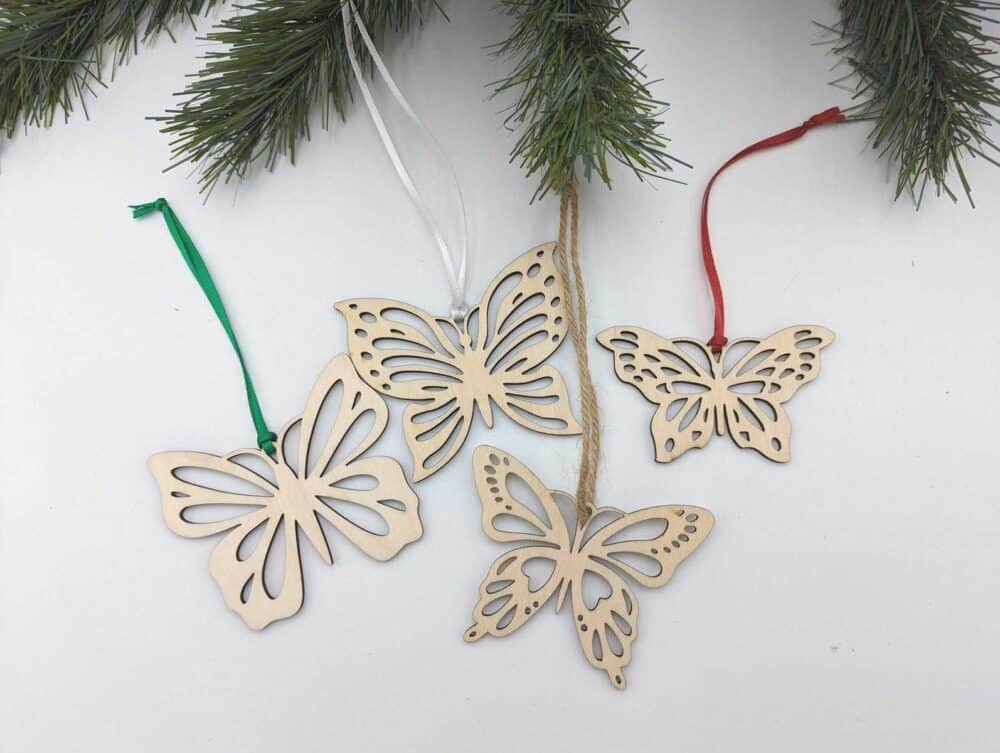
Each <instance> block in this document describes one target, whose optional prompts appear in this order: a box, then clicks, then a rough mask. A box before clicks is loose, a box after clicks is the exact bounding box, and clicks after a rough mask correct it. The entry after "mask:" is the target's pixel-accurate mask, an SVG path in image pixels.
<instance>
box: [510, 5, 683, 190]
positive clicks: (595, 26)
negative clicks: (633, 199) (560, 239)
mask: <svg viewBox="0 0 1000 753" xmlns="http://www.w3.org/2000/svg"><path fill="white" fill-rule="evenodd" d="M502 5H503V6H504V8H505V10H506V12H507V14H508V15H510V16H512V17H513V19H514V23H513V28H512V30H511V33H510V36H509V37H508V38H507V39H506V40H505V41H503V42H502V43H500V44H498V45H497V46H496V47H495V50H494V51H495V52H496V54H497V55H500V56H503V57H505V58H509V59H511V60H512V61H513V63H514V66H513V69H512V70H511V71H510V73H509V74H508V75H507V76H505V77H504V78H503V79H501V80H500V81H497V82H496V83H495V84H494V91H495V93H496V94H497V95H502V94H505V93H508V92H514V93H515V94H516V96H517V101H516V103H515V104H514V105H513V106H512V107H511V109H510V110H509V112H508V114H507V118H506V125H507V126H508V128H510V129H511V130H516V131H520V135H519V137H518V139H517V142H516V143H515V145H514V149H513V151H512V153H511V161H517V162H519V163H520V165H521V167H523V168H524V169H525V170H526V171H527V173H528V175H529V176H537V178H538V181H539V183H538V188H537V190H536V192H535V198H540V197H542V196H544V195H545V194H546V193H548V192H549V191H552V190H555V191H561V190H562V189H563V188H564V187H565V186H566V185H567V183H568V182H569V181H570V180H572V179H574V178H576V177H580V176H581V174H582V177H583V178H585V179H586V180H588V181H589V180H590V179H591V177H592V176H593V175H595V174H596V175H597V176H598V177H599V178H600V179H601V180H602V181H603V182H604V183H605V184H607V185H609V186H610V185H611V177H610V174H609V171H608V164H609V161H618V162H620V163H622V164H624V165H626V166H628V167H629V168H631V170H632V171H633V172H634V173H635V174H636V175H637V176H638V177H639V178H640V179H642V178H644V177H646V176H652V175H662V174H663V173H664V172H666V171H669V170H671V169H673V167H674V166H675V165H678V164H680V165H686V163H684V162H681V161H680V160H678V159H677V158H675V157H673V156H671V155H670V154H668V153H667V151H666V141H667V140H666V139H665V138H664V137H662V136H660V135H659V134H658V129H659V128H660V126H662V125H663V123H662V121H661V120H660V116H661V114H662V113H663V111H664V110H665V109H666V104H665V103H663V102H660V101H658V100H656V99H654V98H653V96H652V95H651V94H650V92H649V89H648V87H647V82H646V81H645V74H644V73H643V70H642V68H641V67H640V66H639V64H638V63H637V58H638V57H639V55H640V54H641V52H642V51H641V50H639V49H637V48H636V47H634V46H632V45H631V44H629V43H628V42H627V41H625V40H623V39H620V38H619V37H618V36H617V34H618V32H619V31H620V27H621V24H622V23H624V20H625V19H624V14H625V8H626V6H627V5H628V0H503V2H502ZM578 171H579V173H578Z"/></svg>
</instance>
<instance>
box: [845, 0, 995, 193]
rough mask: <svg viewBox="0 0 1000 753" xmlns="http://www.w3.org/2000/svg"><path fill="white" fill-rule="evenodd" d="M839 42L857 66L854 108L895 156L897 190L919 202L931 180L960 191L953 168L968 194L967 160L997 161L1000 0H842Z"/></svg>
mask: <svg viewBox="0 0 1000 753" xmlns="http://www.w3.org/2000/svg"><path fill="white" fill-rule="evenodd" d="M839 7H840V19H841V20H840V25H839V27H838V28H837V29H836V31H837V32H838V33H839V35H840V37H841V42H840V44H839V45H838V46H837V48H836V51H837V52H838V53H839V54H840V55H842V56H843V57H844V58H845V59H846V60H847V61H848V62H849V64H850V65H851V67H852V68H853V70H854V72H855V73H856V74H857V88H856V93H855V97H856V98H858V99H860V100H861V102H860V103H859V104H858V106H857V107H856V108H854V112H852V117H858V118H864V119H870V120H872V121H874V126H873V128H872V131H871V134H870V141H871V145H872V147H873V148H874V149H875V150H876V151H878V152H879V154H880V155H881V156H883V157H886V158H888V159H889V160H890V161H891V162H892V163H894V164H895V165H897V166H898V175H897V180H896V198H899V196H901V195H902V194H903V193H909V194H910V195H912V197H913V199H914V201H915V202H916V204H917V206H919V205H920V201H921V199H922V198H923V195H924V192H925V189H926V188H927V186H928V185H929V184H930V183H933V184H934V186H935V188H936V190H937V193H938V194H939V195H940V194H942V193H944V194H946V195H948V196H950V197H951V198H952V200H956V198H957V197H956V194H955V192H954V191H953V190H952V189H951V188H950V187H949V184H948V180H949V176H950V174H951V171H952V170H954V173H955V175H957V176H958V180H959V182H960V183H961V185H962V191H963V192H964V193H965V195H966V197H967V198H968V200H969V202H970V203H971V202H972V189H971V187H970V186H969V182H968V180H967V179H966V175H965V170H964V169H963V167H962V162H963V160H964V159H966V158H975V157H982V158H984V159H987V160H989V161H990V162H992V163H993V164H997V161H996V157H997V145H996V143H995V142H994V141H993V138H992V136H991V135H990V128H991V127H992V126H993V124H994V123H996V122H997V114H996V109H995V108H996V107H997V106H998V105H1000V90H998V88H997V78H998V74H1000V68H998V66H997V63H996V61H995V59H994V55H995V54H996V52H997V43H998V38H997V37H996V36H992V35H990V34H989V33H988V32H987V31H986V26H987V25H988V24H990V23H995V22H996V21H997V18H996V17H995V16H994V17H993V19H992V21H991V20H990V19H989V18H988V14H989V13H990V12H995V11H997V10H998V9H1000V3H997V2H987V1H986V0H879V1H878V2H873V1H872V0H840V2H839Z"/></svg>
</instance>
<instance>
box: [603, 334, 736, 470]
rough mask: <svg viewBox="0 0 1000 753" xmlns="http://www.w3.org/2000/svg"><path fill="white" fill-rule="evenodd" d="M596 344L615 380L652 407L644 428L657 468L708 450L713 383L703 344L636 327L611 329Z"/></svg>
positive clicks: (712, 422) (713, 406)
mask: <svg viewBox="0 0 1000 753" xmlns="http://www.w3.org/2000/svg"><path fill="white" fill-rule="evenodd" d="M597 341H598V342H599V343H600V344H601V345H602V346H604V347H605V348H606V349H608V350H610V351H611V353H612V354H613V355H614V359H615V375H616V376H617V377H618V379H620V380H621V381H622V382H625V383H626V384H630V385H632V386H633V387H635V388H636V389H637V390H639V392H641V393H642V395H643V397H645V398H646V399H647V400H649V401H650V402H651V403H654V404H655V405H656V406H657V409H656V411H655V412H654V414H653V418H652V421H651V422H650V432H651V433H652V435H653V445H654V449H655V452H656V460H657V462H660V463H667V462H670V461H671V460H676V459H677V458H679V457H680V456H681V455H683V454H684V453H685V452H687V451H688V450H690V449H696V448H701V447H704V446H705V445H706V444H708V442H709V440H710V439H711V438H712V433H713V432H714V431H715V427H716V410H717V406H716V401H715V397H714V394H715V393H714V392H713V390H712V387H713V385H714V384H715V381H716V379H715V376H714V375H713V373H712V371H711V365H710V364H711V363H712V356H711V354H710V353H709V351H708V349H707V348H706V347H705V345H704V344H703V343H700V342H698V341H696V340H689V339H683V338H677V339H672V340H671V339H667V338H665V337H661V336H660V335H657V334H656V333H655V332H650V331H649V330H647V329H643V328H642V327H611V328H609V329H606V330H604V331H603V332H601V333H599V334H598V335H597Z"/></svg>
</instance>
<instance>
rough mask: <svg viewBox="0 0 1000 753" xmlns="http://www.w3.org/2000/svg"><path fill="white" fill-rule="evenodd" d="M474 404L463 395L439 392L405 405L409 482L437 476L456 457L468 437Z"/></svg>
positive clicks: (404, 419)
mask: <svg viewBox="0 0 1000 753" xmlns="http://www.w3.org/2000/svg"><path fill="white" fill-rule="evenodd" d="M473 415H474V402H473V400H472V398H471V397H469V396H468V395H466V394H464V393H458V394H452V393H444V392H442V393H440V394H438V395H436V396H435V397H433V398H432V399H430V400H428V401H424V402H420V403H414V404H411V405H407V406H406V410H405V411H403V436H404V437H405V438H406V445H407V446H408V447H409V448H410V452H411V454H412V455H413V480H414V481H422V480H423V479H425V478H427V477H428V476H431V475H433V474H434V473H437V472H438V471H439V470H441V469H442V468H443V467H444V466H446V465H447V464H448V463H449V462H451V459H452V458H454V457H455V455H456V454H458V451H459V450H460V449H462V445H463V444H465V440H466V438H467V437H468V436H469V429H470V428H471V425H472V418H473Z"/></svg>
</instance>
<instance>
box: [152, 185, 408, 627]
mask: <svg viewBox="0 0 1000 753" xmlns="http://www.w3.org/2000/svg"><path fill="white" fill-rule="evenodd" d="M157 210H158V211H160V212H161V213H162V214H163V218H164V220H165V221H166V223H167V227H168V228H169V230H170V233H171V235H172V236H173V238H174V241H175V242H176V243H177V246H178V248H179V249H180V251H181V254H182V255H183V257H184V260H185V261H186V262H187V264H188V267H189V268H190V270H191V272H192V274H193V275H194V276H195V279H196V280H197V281H198V283H199V285H200V286H201V288H202V290H203V292H204V293H205V295H206V297H207V298H208V300H209V302H210V303H211V305H212V308H213V309H214V310H215V313H216V315H217V316H218V318H219V321H220V323H221V324H222V326H223V329H224V330H225V331H226V335H227V336H228V338H229V341H230V344H231V345H232V347H233V350H234V351H235V352H236V356H237V358H238V360H239V363H240V367H241V369H242V371H243V379H244V384H245V387H246V393H247V401H248V403H249V406H250V413H251V417H252V419H253V422H254V426H255V428H256V430H257V443H258V447H257V448H253V449H241V450H236V451H235V452H231V453H229V454H227V455H223V456H219V455H212V454H208V453H204V452H159V453H156V454H155V455H153V456H152V457H151V458H150V459H149V461H148V465H149V469H150V471H151V472H152V474H153V477H154V478H155V479H156V483H157V485H158V486H159V488H160V495H161V507H162V512H163V519H164V521H165V522H166V524H167V527H168V528H169V529H170V530H171V531H173V532H174V533H176V534H179V535H181V536H184V537H186V538H203V537H208V536H216V535H221V534H224V536H223V538H222V540H221V541H220V542H219V543H218V544H217V545H216V547H215V549H214V550H213V551H212V554H211V556H210V557H209V571H210V573H211V575H212V577H213V578H214V579H215V582H216V583H217V584H218V586H219V590H220V591H221V592H222V597H223V600H224V601H225V603H226V606H228V607H229V608H230V609H231V610H232V611H234V612H236V614H238V615H239V616H240V617H241V618H242V619H243V621H244V622H245V623H246V624H247V626H249V627H250V628H253V629H254V630H260V629H262V628H264V627H267V626H268V625H269V624H271V623H272V622H274V621H276V620H280V619H283V618H286V617H291V616H292V615H294V614H296V613H297V612H298V611H299V609H300V608H301V607H302V603H303V598H304V585H303V578H302V562H301V554H300V543H301V540H302V539H303V538H304V539H305V540H306V541H308V542H309V543H310V544H311V545H312V548H313V549H315V551H316V553H317V554H318V555H319V556H320V558H321V559H322V560H323V561H324V562H325V563H326V564H328V565H332V564H333V556H332V554H331V552H330V546H329V544H328V543H327V540H326V533H325V532H324V524H326V525H329V526H330V527H331V528H333V529H334V530H336V531H338V532H339V533H340V534H341V535H343V536H344V537H345V538H347V539H348V540H349V541H351V543H353V544H354V545H355V546H357V547H358V548H359V549H360V550H361V551H363V552H364V553H365V554H367V555H368V556H370V557H372V558H373V559H376V560H380V561H384V560H388V559H391V558H393V557H395V556H396V555H397V554H398V553H399V552H400V550H402V549H403V547H405V546H406V545H407V544H410V543H412V542H414V541H416V540H417V539H419V538H420V536H421V534H422V527H421V523H420V517H419V514H418V509H417V507H418V501H417V495H416V493H415V492H414V491H413V489H411V488H410V486H409V484H408V483H407V481H406V477H405V475H404V473H403V469H402V467H401V466H400V465H399V463H397V462H396V461H395V460H393V459H392V458H388V457H373V456H370V455H369V454H368V450H369V449H370V448H371V446H372V445H373V444H374V443H375V442H376V441H377V440H378V438H379V437H380V436H381V434H382V433H383V431H384V430H385V426H386V423H387V421H388V409H387V408H386V405H385V401H384V400H382V398H381V397H380V396H379V395H378V393H376V392H375V391H374V390H372V389H371V388H370V387H369V386H368V385H367V384H365V383H364V382H363V381H362V380H361V379H360V378H359V377H358V375H357V373H356V371H355V370H354V368H353V366H352V365H351V362H350V359H349V358H348V357H347V355H344V354H342V355H339V356H337V357H335V358H334V359H333V360H331V361H330V362H329V364H327V366H326V368H325V369H324V370H323V372H322V373H321V374H320V376H319V378H318V379H317V380H316V383H315V384H314V386H313V388H312V391H311V392H310V393H309V397H308V400H307V401H306V407H305V410H304V411H303V412H302V413H301V414H300V415H299V416H297V417H295V418H294V419H292V420H291V421H290V422H289V423H288V424H287V425H286V426H285V428H284V429H282V430H281V432H280V434H277V435H276V434H274V433H272V432H271V431H270V430H269V429H268V428H267V425H266V423H265V422H264V418H263V414H262V411H261V409H260V405H259V403H258V400H257V395H256V391H255V390H254V386H253V382H252V380H251V379H250V374H249V371H248V369H247V365H246V363H245V361H244V358H243V354H242V352H241V350H240V347H239V345H238V343H237V340H236V336H235V333H234V331H233V328H232V325H231V324H230V322H229V317H228V315H227V313H226V310H225V307H224V306H223V303H222V299H221V297H220V296H219V293H218V290H217V289H216V287H215V283H214V282H213V281H212V278H211V275H210V274H209V273H208V269H207V268H206V266H205V263H204V261H203V260H202V258H201V255H200V254H199V253H198V250H197V248H196V247H195V245H194V243H193V242H192V241H191V238H190V237H189V236H188V234H187V232H186V231H185V230H184V228H183V226H182V225H181V224H180V222H179V220H178V219H177V217H176V215H175V214H174V212H173V210H172V209H171V208H170V206H169V205H168V204H167V202H166V201H165V200H163V199H158V200H157V201H155V202H152V203H150V204H142V205H138V206H135V207H133V213H134V216H135V217H142V216H144V215H146V214H149V213H151V212H153V211H157ZM375 519H377V522H375ZM362 520H363V521H364V522H361V521H362ZM369 521H371V522H369ZM374 527H377V528H378V529H379V530H377V531H375V530H371V528H374ZM300 534H301V536H300ZM277 573H280V575H278V574H277Z"/></svg>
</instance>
